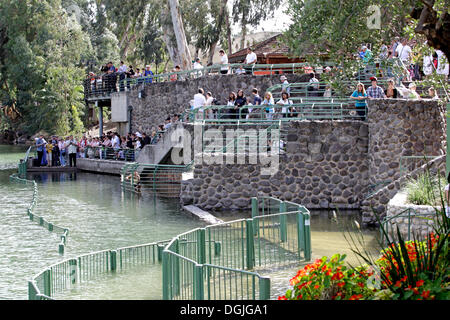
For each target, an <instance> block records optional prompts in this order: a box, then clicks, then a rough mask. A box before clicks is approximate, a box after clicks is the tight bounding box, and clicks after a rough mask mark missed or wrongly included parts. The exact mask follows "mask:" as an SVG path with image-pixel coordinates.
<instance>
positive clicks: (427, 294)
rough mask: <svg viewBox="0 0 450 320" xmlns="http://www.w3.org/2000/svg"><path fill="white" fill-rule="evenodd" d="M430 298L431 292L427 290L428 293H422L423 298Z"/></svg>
mask: <svg viewBox="0 0 450 320" xmlns="http://www.w3.org/2000/svg"><path fill="white" fill-rule="evenodd" d="M429 296H430V290H426V291H424V292H422V297H424V298H425V299H428V297H429Z"/></svg>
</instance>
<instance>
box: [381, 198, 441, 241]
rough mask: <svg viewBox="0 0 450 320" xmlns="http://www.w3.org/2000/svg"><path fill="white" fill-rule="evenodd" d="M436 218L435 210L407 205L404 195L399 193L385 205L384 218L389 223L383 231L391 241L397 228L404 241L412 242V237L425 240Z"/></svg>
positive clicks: (395, 235)
mask: <svg viewBox="0 0 450 320" xmlns="http://www.w3.org/2000/svg"><path fill="white" fill-rule="evenodd" d="M408 211H409V212H408ZM424 217H426V218H427V219H424ZM437 217H438V216H437V214H436V209H435V208H433V207H432V206H419V205H414V204H411V203H408V201H407V197H406V193H404V192H402V191H400V192H398V193H397V194H396V195H395V196H394V197H393V198H392V199H391V200H390V201H389V203H388V205H387V210H386V218H387V219H389V221H388V222H387V225H385V230H386V232H387V233H388V235H389V237H390V238H391V240H392V239H396V238H397V226H398V229H399V231H400V233H401V234H402V236H403V238H404V239H406V240H413V239H414V236H415V237H417V238H419V239H425V238H426V237H427V235H428V233H430V232H432V231H433V224H434V221H435V220H436V219H437Z"/></svg>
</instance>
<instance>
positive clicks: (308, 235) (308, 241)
mask: <svg viewBox="0 0 450 320" xmlns="http://www.w3.org/2000/svg"><path fill="white" fill-rule="evenodd" d="M304 218H305V259H306V260H307V261H309V260H311V228H310V224H311V218H310V216H309V214H305V217H304Z"/></svg>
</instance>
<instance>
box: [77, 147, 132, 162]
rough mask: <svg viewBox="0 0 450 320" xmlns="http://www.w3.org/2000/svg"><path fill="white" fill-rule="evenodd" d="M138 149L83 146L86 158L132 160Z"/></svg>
mask: <svg viewBox="0 0 450 320" xmlns="http://www.w3.org/2000/svg"><path fill="white" fill-rule="evenodd" d="M139 151H140V150H135V149H128V148H125V149H124V148H111V147H103V146H102V147H90V146H87V147H85V148H84V157H85V158H87V159H100V160H117V161H126V162H134V161H136V158H137V157H138V156H139Z"/></svg>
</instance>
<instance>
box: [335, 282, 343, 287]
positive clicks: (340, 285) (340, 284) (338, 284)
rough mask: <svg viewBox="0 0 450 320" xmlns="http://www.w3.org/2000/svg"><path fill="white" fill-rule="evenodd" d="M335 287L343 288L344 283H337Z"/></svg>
mask: <svg viewBox="0 0 450 320" xmlns="http://www.w3.org/2000/svg"><path fill="white" fill-rule="evenodd" d="M337 286H338V287H339V288H342V287H343V286H345V282H338V283H337Z"/></svg>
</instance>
